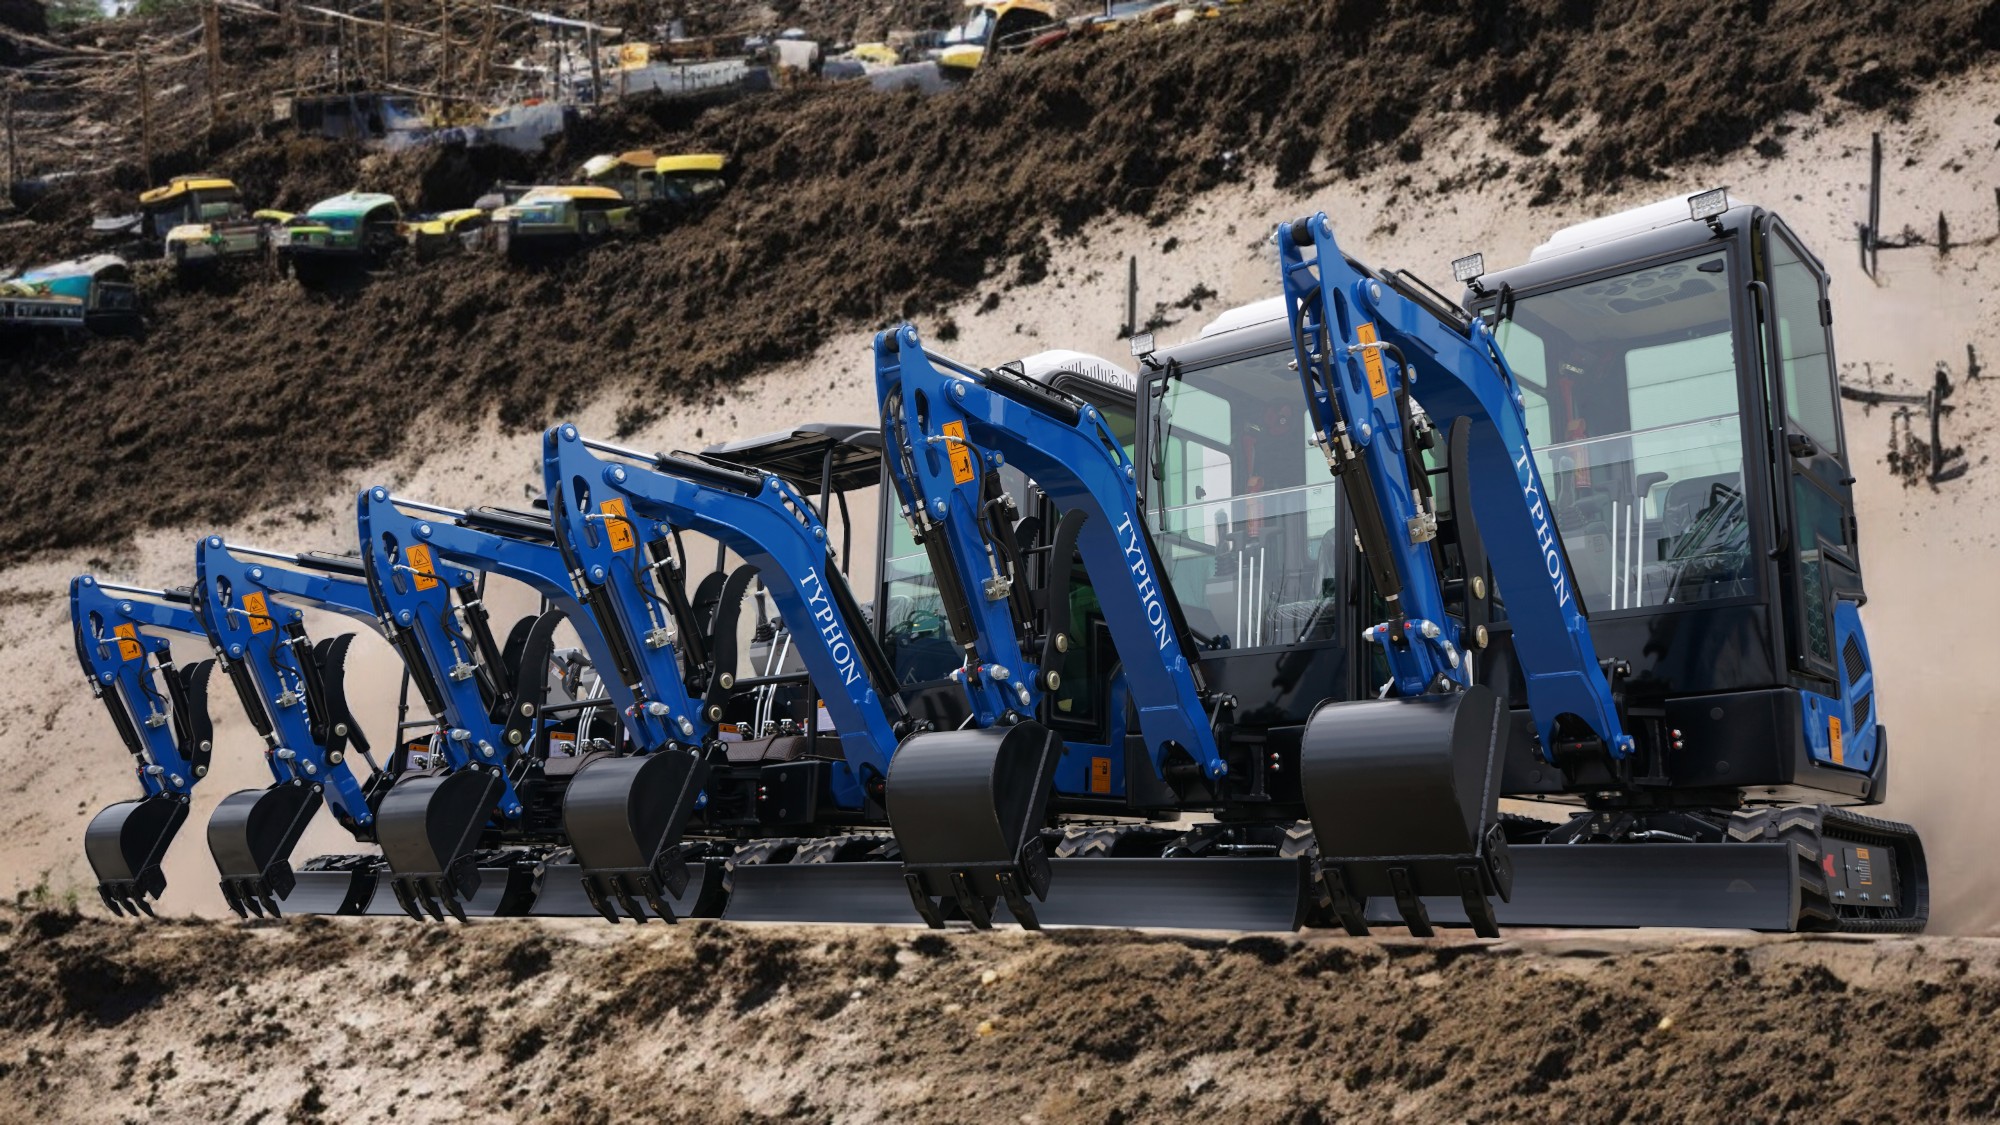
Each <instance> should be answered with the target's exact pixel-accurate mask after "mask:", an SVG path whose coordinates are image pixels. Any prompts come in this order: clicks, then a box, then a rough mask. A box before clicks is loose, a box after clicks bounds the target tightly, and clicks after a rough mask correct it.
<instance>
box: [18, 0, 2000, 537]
mask: <svg viewBox="0 0 2000 1125" xmlns="http://www.w3.org/2000/svg"><path fill="white" fill-rule="evenodd" d="M1885 21H1892V22H1885ZM1892 25H1893V26H1894V27H1896V28H1897V31H1898V34H1897V35H1895V36H1894V37H1888V36H1885V34H1884V33H1883V31H1882V29H1883V28H1885V27H1888V26H1892ZM1996 38H2000V4H1995V5H1986V6H1983V7H1973V8H1968V7H1967V6H1965V5H1962V4H1955V3H1943V2H1935V3H1928V4H1921V3H1920V4H1909V3H1892V2H1890V0H1880V2H1878V3H1871V4H1862V5H1860V6H1859V7H1854V6H1848V7H1842V8H1839V9H1834V8H1828V7H1826V6H1823V5H1809V4H1796V5H1763V4H1755V5H1749V6H1745V7H1736V8H1724V9H1718V8H1716V7H1715V6H1714V5H1712V4H1706V3H1700V2H1697V0H1666V2H1655V3H1649V4H1644V5H1640V4H1629V5H1617V6H1613V7H1611V8H1597V7H1594V6H1592V5H1584V4H1574V3H1550V2H1544V3H1524V4H1516V5H1510V6H1508V7H1507V8H1506V9H1504V10H1502V9H1497V8H1489V7H1479V8H1477V9H1476V10H1475V9H1467V8H1464V7H1462V6H1460V5H1456V4H1410V5H1390V6H1383V5H1380V4H1375V3H1358V2H1357V3H1337V4H1319V3H1303V2H1284V0H1268V2H1260V3H1256V4H1250V5H1245V6H1243V7H1242V8H1238V9H1233V10H1232V11H1231V12H1230V13H1229V16H1228V18H1225V19H1218V20H1214V21H1209V22H1207V23H1204V24H1200V25H1196V26H1191V27H1179V28H1175V27H1149V28H1141V29H1136V30H1133V31H1128V32H1126V33H1123V34H1120V35H1117V36H1113V37H1110V38H1109V39H1107V40H1104V41H1102V42H1100V43H1096V44H1089V45H1078V46H1075V47H1072V48H1069V49H1064V50H1060V51H1056V52H1053V53H1051V54H1049V55H1047V56H1045V57H1040V58H1034V59H1024V60H1017V61H1013V62H1010V63H1009V64H1008V65H1006V66H1004V67H1002V68H999V69H998V70H996V71H995V72H992V73H990V74H985V75H982V76H981V77H980V79H979V80H977V81H975V82H973V83H971V84H970V85H969V87H968V88H966V89H964V90H962V91H958V92H955V93H951V94H947V95H943V96H938V97H932V98H927V99H926V98H920V97H917V96H916V95H914V94H897V95H887V96H879V97H876V96H872V95H868V94H865V93H863V92H861V91H859V90H856V89H853V88H819V89H806V90H800V91H794V92H789V93H783V94H777V95H772V96H768V97H762V98H756V99H751V100H746V101H743V102H739V103H737V104H734V105H731V106H726V107H721V108H716V109H711V110H709V111H707V112H702V113H699V114H698V115H694V116H692V117H691V111H690V110H689V109H687V108H686V107H681V106H674V105H669V104H666V103H654V104H653V106H652V107H651V108H650V109H649V108H646V107H643V106H639V107H633V108H628V109H626V110H625V111H623V112H621V113H619V114H616V115H611V116H609V117H607V118H606V119H605V120H603V121H600V122H597V123H594V124H593V126H592V127H591V128H590V130H589V131H588V132H587V133H586V134H584V135H583V136H580V137H578V138H573V139H572V140H570V141H569V142H568V143H566V144H565V145H564V146H562V147H560V148H559V149H558V150H556V151H555V152H554V153H553V154H552V155H551V156H550V157H549V159H548V160H547V162H546V163H545V164H544V165H543V166H542V167H541V168H540V169H539V170H540V171H543V172H546V173H548V174H556V173H557V172H558V171H559V170H560V169H561V168H563V167H566V166H568V165H570V164H572V163H573V162H574V161H575V160H576V159H577V158H578V157H579V156H580V155H582V154H583V152H584V151H585V150H586V148H592V149H610V148H618V147H630V146H636V145H640V144H647V143H661V142H664V143H665V144H666V145H667V146H669V147H677V146H690V147H698V148H703V149H715V150H720V151H723V152H726V153H728V154H730V156H731V159H732V162H733V165H734V167H735V168H736V172H737V184H736V188H735V190H734V191H733V192H732V193H731V194H730V195H728V196H727V197H726V198H725V200H724V201H723V202H722V204H721V205H720V206H718V207H717V208H716V209H715V210H714V211H713V212H711V213H710V214H709V215H708V216H707V217H706V218H705V219H703V220H702V221H700V222H698V223H694V224H692V225H687V226H683V227H682V228H680V229H676V230H673V231H671V232H669V233H668V234H667V235H665V236H664V237H662V238H658V239H635V240H633V241H629V242H625V243H623V244H619V245H614V246H611V247H607V248H604V249H600V250H598V251H596V252H593V253H591V254H589V255H587V256H585V257H583V258H581V259H580V260H577V261H574V262H571V263H569V264H566V265H564V266H561V267H558V268H554V269H548V270H540V271H529V270H520V269H508V268H504V267H502V266H500V265H499V264H497V263H494V262H491V261H485V260H468V261H455V262H449V263H445V264H441V265H436V266H430V267H418V266H415V265H414V264H405V265H403V266H401V267H399V268H397V269H395V270H393V271H391V272H390V273H389V274H388V275H387V276H383V277H379V278H376V279H374V280H373V281H372V282H371V283H370V284H368V285H367V286H366V287H365V288H363V289H362V290H361V291H360V292H359V293H356V294H349V295H341V296H326V295H314V294H308V293H303V292H301V291H300V290H299V289H297V288H296V287H295V286H292V285H289V284H281V283H279V282H277V281H276V280H275V279H271V278H268V277H258V278H246V279H240V280H238V281H235V282H231V283H229V284H226V285H224V286H222V287H221V288H219V289H218V290H215V291H205V292H186V293H183V292H176V291H172V290H171V289H170V287H169V286H167V285H166V284H165V283H157V284H155V285H153V286H152V288H151V290H150V291H149V293H148V297H149V303H150V307H151V309H152V312H151V315H150V320H149V324H148V328H147V331H146V333H145V334H144V335H143V336H142V337H141V338H139V339H136V340H107V341H95V342H88V343H82V344H74V345H69V346H66V347H43V348H40V349H37V350H33V351H31V352H29V353H28V354H22V353H21V352H19V351H16V352H15V358H14V359H13V361H12V362H11V363H10V364H9V365H8V366H7V368H6V369H4V370H0V443H4V446H5V448H6V454H5V461H4V464H5V467H6V469H7V472H8V479H9V482H10V484H9V489H10V494H9V496H8V499H9V500H10V501H11V503H10V509H11V510H12V511H13V512H14V513H15V515H14V518H13V519H11V520H10V521H8V524H7V526H6V528H5V529H4V530H0V558H8V559H15V558H20V557H22V556H23V555H24V554H25V553H27V552H30V551H35V550H40V549H45V548H50V547H65V546H75V545H83V544H100V543H105V542H107V541H113V540H115V539H116V538H118V537H119V536H120V535H122V534H125V533H127V532H128V531H130V530H132V529H133V526H134V523H135V522H137V523H139V524H149V525H153V526H160V525H165V524H171V523H179V522H182V521H188V520H195V519H208V518H231V517H236V516H240V515H242V514H243V513H244V512H245V511H247V510H254V509H257V508H260V507H262V506H264V505H268V504H270V503H273V502H282V501H283V500H285V499H286V498H289V497H294V496H297V495H298V494H299V493H300V490H301V489H302V488H304V489H306V490H307V491H310V489H311V486H312V485H313V483H314V482H317V481H324V480H325V479H326V474H327V473H328V472H329V471H338V470H341V469H345V468H349V467H353V466H357V465H362V464H367V463H371V462H374V461H376V460H378V459H380V458H383V457H386V456H389V455H392V454H394V453H396V452H397V451H398V450H400V449H402V448H404V447H405V446H406V445H408V444H409V443H410V442H411V441H413V440H415V435H416V434H417V433H418V432H420V431H419V429H418V419H419V417H420V416H421V415H423V414H424V412H425V411H426V410H430V409H435V410H438V411H440V412H442V413H443V414H444V415H446V416H449V417H457V418H463V419H466V420H468V421H472V420H477V419H479V418H481V417H482V416H483V415H484V414H485V412H487V411H495V412H497V413H498V416H499V417H500V418H501V420H502V421H503V422H504V423H506V424H507V425H509V426H516V427H534V426H539V425H542V424H544V423H546V422H549V421H551V420H552V419H554V418H556V417H558V416H560V415H561V414H563V413H565V412H566V411H567V410H569V409H571V408H572V407H574V406H575V405H577V404H579V403H582V402H584V401H587V400H588V398H589V397H590V396H592V395H594V394H595V393H597V392H598V390H599V389H600V387H602V386H605V385H607V384H609V385H612V386H621V387H629V388H630V389H631V393H633V394H634V395H635V397H636V398H637V399H638V400H639V402H640V403H641V409H642V410H660V409H666V408H669V407H670V406H671V405H672V403H673V402H674V401H675V400H676V399H706V398H712V397H714V396H716V395H717V394H719V393H720V392H721V391H722V390H723V389H725V388H726V387H728V386H729V385H730V384H731V383H732V382H733V381H735V380H737V379H739V378H740V377H742V376H743V375H745V374H746V373H748V372H750V371H752V370H754V369H756V368H758V367H760V366H763V365H767V364H771V363H774V362H777V361H781V360H787V359H793V358H797V357H800V356H803V355H805V354H808V353H809V352H810V351H811V349H813V348H814V347H815V346H816V345H818V344H819V343H820V342H822V341H823V340H824V339H826V338H827V336H828V334H829V333H831V332H833V331H835V330H836V329H840V328H852V327H855V326H857V325H870V324H887V323H889V322H891V321H893V320H895V319H896V318H899V317H905V316H911V315H915V314H919V313H922V312H924V311H926V310H928V309H931V308H934V307H936V306H937V305H939V304H940V303H943V302H946V301H950V300H954V299H957V298H960V297H962V296H965V295H967V294H969V293H972V292H974V291H976V290H978V289H980V288H985V287H993V288H998V287H1003V286H1006V285H1008V284H1010V283H1011V282H1013V281H1015V280H1024V281H1031V280H1035V279H1038V278H1039V277H1040V276H1041V270H1042V263H1043V261H1044V260H1045V258H1046V254H1047V248H1048V239H1050V238H1052V237H1060V236H1065V235H1072V234H1076V233H1078V232H1081V231H1083V230H1084V228H1085V227H1086V226H1087V225H1088V224H1089V223H1090V222H1091V221H1092V220H1094V219H1097V218H1099V217H1102V216H1105V215H1107V214H1118V213H1122V214H1134V215H1143V216H1147V217H1149V218H1152V219H1155V220H1159V221H1164V220H1165V219H1167V218H1168V217H1170V216H1172V215H1173V214H1174V213H1175V212H1176V211H1177V210H1178V209H1179V208H1181V207H1183V206H1184V205H1186V204H1187V203H1188V201H1189V200H1191V199H1193V198H1194V197H1196V196H1197V195H1199V193H1201V192H1202V191H1204V190H1206V189H1208V188H1210V187H1213V186H1215V185H1217V184H1220V183H1223V182H1226V181H1229V180H1232V179H1236V178H1239V177H1243V176H1246V175H1265V174H1271V173H1270V172H1266V171H1264V170H1263V169H1265V168H1269V169H1272V170H1274V172H1275V175H1276V176H1277V177H1278V178H1279V179H1280V180H1281V181H1287V182H1290V181H1299V180H1302V179H1306V178H1309V177H1311V176H1313V175H1315V174H1318V173H1316V169H1318V168H1321V167H1323V166H1324V167H1328V168H1330V169H1331V171H1332V173H1333V174H1339V173H1341V172H1343V171H1353V170H1356V169H1358V168H1360V167H1362V166H1363V165H1364V164H1371V163H1380V162H1394V161H1403V162H1407V163H1408V166H1409V169H1410V175H1411V177H1412V182H1411V184H1410V185H1409V190H1410V191H1412V192H1421V191H1426V190H1431V189H1432V187H1433V185H1427V184H1424V183H1419V182H1417V180H1418V179H1419V178H1420V177H1421V174H1422V167H1423V166H1422V163H1421V158H1422V154H1423V147H1424V143H1425V140H1426V137H1427V136H1429V135H1430V131H1431V130H1432V129H1433V127H1434V125H1435V122H1436V120H1437V117H1438V115H1439V114H1442V113H1459V112H1461V111H1465V110H1471V111H1476V112H1478V113H1481V114H1487V115H1490V117H1491V120H1492V122H1493V127H1494V129H1495V130H1496V131H1497V132H1498V133H1499V134H1500V135H1502V136H1503V137H1506V138H1508V139H1509V140H1510V142H1511V143H1512V144H1513V145H1514V146H1515V148H1516V150H1518V152H1519V154H1520V156H1519V160H1518V161H1509V162H1505V163H1501V164H1499V165H1498V166H1497V167H1494V168H1492V169H1491V173H1492V174H1493V175H1496V176H1512V177H1513V178H1515V179H1516V180H1518V181H1520V182H1521V183H1522V184H1524V185H1531V186H1533V187H1534V188H1535V190H1537V191H1538V193H1539V197H1542V198H1548V197H1553V195H1554V194H1556V193H1560V192H1564V191H1570V190H1576V189H1586V190H1587V189H1596V188H1602V187H1606V186H1609V185H1611V184H1614V183H1617V182H1619V181H1621V180H1624V179H1628V178H1633V177H1651V176H1655V175H1657V174H1658V173H1659V169H1660V168H1661V167H1662V166H1663V165H1666V164H1669V163H1672V162H1675V161H1684V160H1689V159H1692V158H1695V157H1699V156H1703V155H1707V154H1713V153H1717V152H1722V151H1726V150H1729V149H1731V148H1733V147H1737V146H1742V145H1747V144H1750V143H1752V142H1757V143H1759V144H1766V143H1768V144H1770V145H1776V146H1779V147H1782V140H1781V139H1780V138H1779V137H1778V136H1777V135H1776V131H1775V130H1772V129H1771V126H1772V123H1773V122H1775V121H1776V120H1777V119H1778V118H1779V117H1780V116H1782V115H1784V114H1786V113H1789V112H1791V111H1795V110H1800V109H1805V108H1809V107H1812V106H1814V105H1822V106H1823V107H1824V108H1825V110H1826V111H1827V112H1828V113H1836V112H1838V111H1839V108H1840V106H1841V105H1843V104H1846V102H1844V101H1843V100H1842V99H1847V100H1848V101H1856V102H1859V103H1860V104H1870V105H1874V104H1881V103H1882V102H1883V101H1884V100H1885V99H1888V100H1893V99H1895V98H1897V97H1900V96H1902V95H1903V94H1904V93H1905V92H1907V91H1908V90H1909V89H1910V88H1912V87H1913V85H1914V84H1917V83H1921V82H1923V81H1925V80H1927V79H1929V78H1932V77H1934V76H1936V75H1938V74H1941V73H1944V72H1947V71H1949V70H1951V69H1954V68H1958V67H1962V66H1964V65H1966V64H1967V63H1968V62H1970V61H1971V60H1974V59H1977V58H1980V57H1983V56H1984V54H1985V52H1986V51H1987V50H1988V49H1989V45H1990V43H1991V42H1992V41H1994V40H1995V39H1996ZM1392 61H1393V65H1392ZM1413 63H1420V64H1421V65H1413ZM858 97H859V98H871V97H872V98H873V100H870V101H869V102H868V103H867V109H868V111H867V112H856V99H857V98H858ZM1586 126H1588V127H1586ZM1561 130H1570V131H1574V132H1575V137H1574V139H1573V140H1570V141H1569V142H1567V143H1565V144H1564V145H1562V146H1561V147H1560V148H1555V147H1552V146H1551V145H1550V143H1549V142H1548V141H1547V140H1546V135H1547V133H1548V132H1549V131H1561ZM492 159H493V158H488V157H484V156H470V155H467V154H465V153H463V152H455V151H450V150H446V151H442V152H433V153H426V154H418V155H411V156H405V157H401V158H396V159H372V158H365V157H361V156H359V155H358V154H356V153H355V152H354V151H353V150H351V149H346V148H343V147H342V146H338V145H331V144H327V143H323V142H318V141H302V140H287V141H260V140H258V139H256V138H255V137H254V136H246V137H244V138H243V139H242V140H241V142H240V143H239V145H238V146H237V147H236V148H233V149H230V150H229V151H227V152H224V153H222V154H221V155H220V156H219V157H218V158H217V159H216V160H215V161H214V163H215V164H216V165H217V166H219V167H221V168H222V169H223V170H225V171H228V172H231V173H232V174H237V175H240V176H241V177H242V178H243V179H244V180H245V182H246V186H249V187H251V188H252V189H253V192H263V193H268V195H269V197H270V198H271V199H272V200H273V201H274V202H282V203H289V204H297V203H301V202H304V201H306V200H308V199H310V198H312V197H313V196H315V195H317V194H320V193H322V192H326V191H330V190H341V189H345V188H348V187H353V186H356V185H357V184H369V185H372V186H387V187H394V188H397V189H400V190H401V191H403V192H404V195H405V202H406V203H408V204H413V205H415V206H418V207H441V206H449V205H462V204H464V203H468V202H470V199H471V197H472V196H473V195H474V194H476V192H477V190H478V188H479V187H481V186H483V184H484V183H485V182H488V173H489V172H502V171H505V172H511V173H517V174H528V173H532V172H535V171H537V170H538V169H536V168H533V167H526V168H523V167H504V166H503V165H501V164H495V163H492V162H490V161H491V160H492ZM1453 186H1454V185H1452V184H1449V183H1441V184H1437V185H1434V187H1435V188H1436V189H1437V190H1449V189H1450V188H1452V187H1453ZM78 419H89V420H90V422H91V424H92V427H93V429H92V432H91V433H89V434H88V435H85V436H86V437H87V443H88V445H89V447H90V449H91V453H92V456H90V457H89V458H82V459H80V458H77V457H75V456H74V453H73V451H74V450H75V449H76V448H77V446H76V438H77V437H78V435H77V434H76V433H75V432H74V423H75V421H76V420H78ZM57 443H59V444H57ZM107 464H115V465H117V466H119V468H120V470H121V471H123V472H125V473H128V474H129V476H128V477H127V479H129V480H130V481H133V482H135V483H136V482H144V484H143V487H138V488H120V489H107V488H105V487H104V481H103V469H104V466H105V465H107Z"/></svg>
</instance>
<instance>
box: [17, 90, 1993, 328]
mask: <svg viewBox="0 0 2000 1125" xmlns="http://www.w3.org/2000/svg"><path fill="white" fill-rule="evenodd" d="M20 179H21V164H20V161H19V159H18V158H17V157H16V156H15V154H14V88H13V85H12V84H11V83H10V84H9V85H8V87H7V196H8V198H10V199H11V198H12V197H13V195H14V185H15V184H16V183H18V182H20ZM1965 350H1966V352H1967V354H1970V353H1971V351H1972V345H1971V344H1967V345H1966V346H1965Z"/></svg>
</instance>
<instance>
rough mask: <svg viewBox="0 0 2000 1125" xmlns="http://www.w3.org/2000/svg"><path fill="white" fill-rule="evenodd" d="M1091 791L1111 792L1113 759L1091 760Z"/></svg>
mask: <svg viewBox="0 0 2000 1125" xmlns="http://www.w3.org/2000/svg"><path fill="white" fill-rule="evenodd" d="M1090 791H1091V792H1092V793H1109V792H1111V759H1109V758H1092V759H1091V760H1090Z"/></svg>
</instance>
